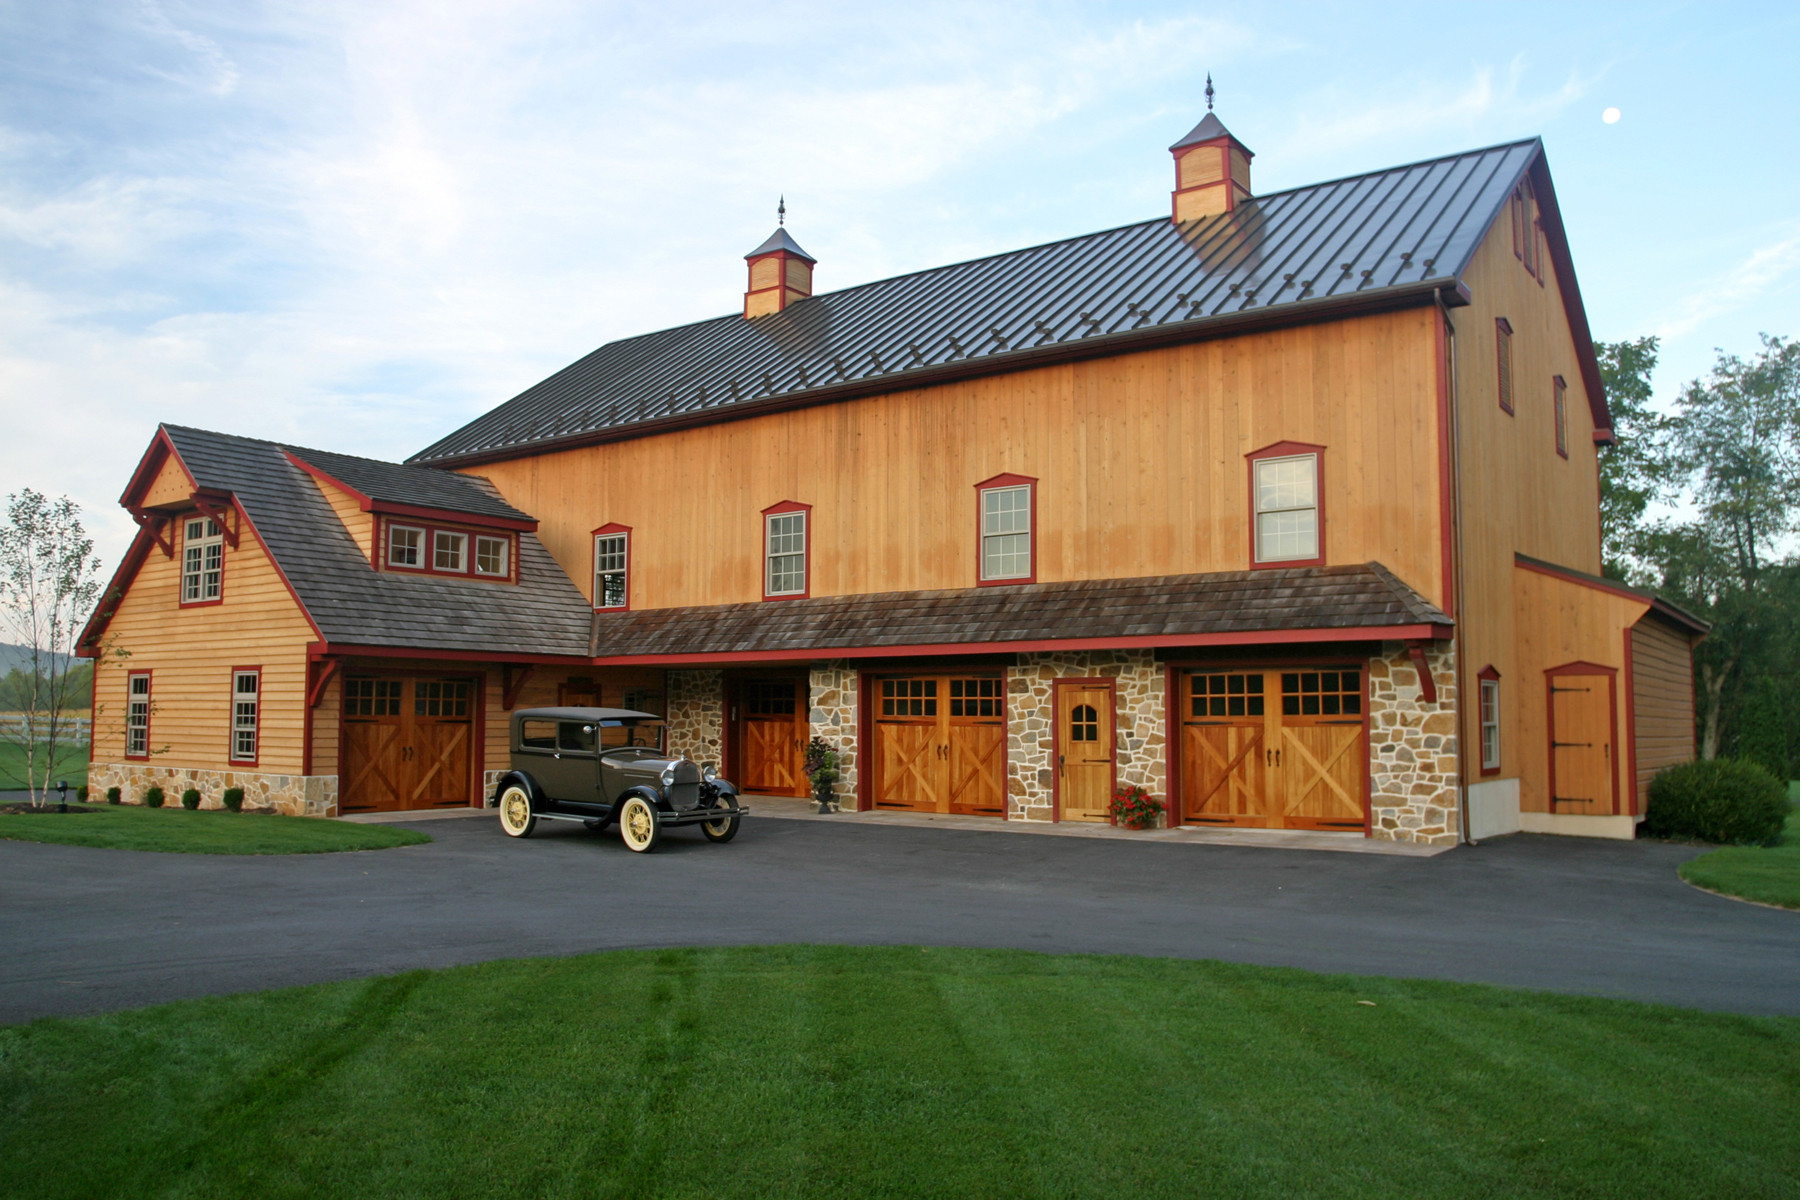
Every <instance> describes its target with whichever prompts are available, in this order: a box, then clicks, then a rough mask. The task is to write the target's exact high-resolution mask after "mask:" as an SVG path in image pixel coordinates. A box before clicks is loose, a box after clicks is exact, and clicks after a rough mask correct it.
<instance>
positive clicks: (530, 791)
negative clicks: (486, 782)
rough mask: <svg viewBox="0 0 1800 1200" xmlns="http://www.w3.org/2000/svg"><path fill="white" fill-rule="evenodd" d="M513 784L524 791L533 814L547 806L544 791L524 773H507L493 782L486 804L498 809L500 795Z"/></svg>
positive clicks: (547, 802)
mask: <svg viewBox="0 0 1800 1200" xmlns="http://www.w3.org/2000/svg"><path fill="white" fill-rule="evenodd" d="M515 783H516V784H518V785H519V786H520V787H522V788H524V789H525V795H526V798H527V799H529V800H530V801H531V810H532V811H533V812H537V811H539V810H541V809H543V808H545V807H546V806H547V805H548V804H549V797H548V796H546V795H545V794H544V789H543V788H541V787H539V786H538V781H537V780H535V779H533V778H532V777H531V776H530V775H528V774H526V773H525V772H524V771H508V772H507V773H506V774H504V775H502V776H500V778H499V779H497V780H495V781H494V794H493V795H491V796H489V797H488V804H489V805H490V806H491V807H493V808H499V807H500V793H502V792H504V791H505V790H506V789H507V788H509V787H511V786H513V785H514V784H515Z"/></svg>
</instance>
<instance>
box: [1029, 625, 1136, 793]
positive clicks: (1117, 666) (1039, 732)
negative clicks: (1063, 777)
mask: <svg viewBox="0 0 1800 1200" xmlns="http://www.w3.org/2000/svg"><path fill="white" fill-rule="evenodd" d="M1095 677H1100V678H1106V679H1111V680H1113V681H1115V687H1116V688H1117V692H1118V700H1117V715H1116V718H1115V720H1116V721H1117V734H1118V738H1117V741H1118V749H1117V752H1116V753H1115V755H1114V759H1115V762H1116V764H1117V767H1118V782H1119V786H1120V787H1130V786H1132V785H1133V784H1136V785H1137V786H1139V787H1142V788H1143V789H1144V790H1146V791H1148V792H1149V793H1150V794H1151V795H1153V796H1155V797H1156V798H1157V799H1159V800H1161V801H1163V802H1164V804H1165V805H1166V804H1167V803H1168V798H1169V796H1168V788H1169V780H1168V766H1167V759H1166V755H1165V750H1164V747H1165V744H1166V743H1165V736H1164V732H1163V721H1164V713H1163V708H1164V695H1163V679H1164V676H1163V669H1162V667H1161V666H1159V665H1158V664H1157V662H1156V659H1155V656H1154V655H1153V654H1152V653H1151V652H1150V651H1148V650H1078V651H1069V652H1064V653H1049V654H1021V655H1019V660H1018V665H1017V666H1013V667H1008V668H1007V671H1006V704H1007V761H1006V773H1007V780H1006V790H1007V815H1008V816H1010V817H1012V818H1014V819H1015V820H1026V821H1048V820H1050V818H1051V814H1052V813H1053V811H1054V809H1053V803H1054V788H1055V754H1056V749H1055V747H1056V736H1055V726H1056V709H1055V698H1054V695H1053V689H1052V686H1051V685H1052V684H1053V683H1055V681H1056V680H1058V679H1071V678H1073V679H1083V678H1095ZM1166 819H1167V818H1166V813H1165V821H1166Z"/></svg>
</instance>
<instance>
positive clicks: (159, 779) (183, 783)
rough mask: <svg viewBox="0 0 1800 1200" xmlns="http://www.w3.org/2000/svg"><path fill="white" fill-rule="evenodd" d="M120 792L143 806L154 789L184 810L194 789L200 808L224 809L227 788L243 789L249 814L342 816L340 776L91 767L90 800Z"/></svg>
mask: <svg viewBox="0 0 1800 1200" xmlns="http://www.w3.org/2000/svg"><path fill="white" fill-rule="evenodd" d="M112 787H116V788H118V789H119V793H120V795H119V798H120V800H121V801H123V802H124V803H126V804H142V803H143V802H144V793H145V792H147V791H148V790H150V789H151V788H152V787H160V788H162V790H163V796H164V799H163V804H164V806H165V807H169V808H179V807H180V806H181V793H183V792H185V791H186V790H187V789H189V788H194V789H195V790H196V791H198V792H199V793H200V807H201V808H224V807H225V802H224V800H223V799H221V797H223V796H224V794H225V789H226V788H230V787H241V788H243V789H244V811H245V812H278V813H283V814H285V815H287V816H290V817H330V816H335V815H337V802H338V777H337V776H336V775H274V774H269V773H266V772H261V771H214V770H208V769H206V768H204V767H173V766H163V765H161V764H158V763H131V762H128V763H94V764H93V765H92V766H91V767H89V768H88V800H89V802H90V803H98V804H104V803H105V802H106V789H107V788H112Z"/></svg>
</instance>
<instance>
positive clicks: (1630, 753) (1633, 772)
mask: <svg viewBox="0 0 1800 1200" xmlns="http://www.w3.org/2000/svg"><path fill="white" fill-rule="evenodd" d="M1631 655H1632V648H1631V626H1629V625H1627V626H1626V627H1625V688H1624V691H1625V753H1624V754H1623V755H1622V756H1621V757H1623V758H1624V760H1625V782H1626V784H1627V785H1628V786H1629V787H1630V788H1631V803H1630V804H1629V805H1627V806H1626V809H1625V811H1626V812H1627V813H1629V814H1630V815H1632V816H1634V817H1635V816H1637V810H1638V764H1637V683H1636V681H1635V680H1634V679H1633V678H1632V674H1631ZM1613 809H1614V811H1615V812H1616V811H1617V810H1618V805H1617V804H1616V803H1615V804H1614V805H1613Z"/></svg>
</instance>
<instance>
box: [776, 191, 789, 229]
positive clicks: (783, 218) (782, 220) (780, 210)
mask: <svg viewBox="0 0 1800 1200" xmlns="http://www.w3.org/2000/svg"><path fill="white" fill-rule="evenodd" d="M775 224H777V225H786V224H787V196H786V195H785V194H784V195H783V196H782V197H781V203H780V204H777V205H776V206H775Z"/></svg>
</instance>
